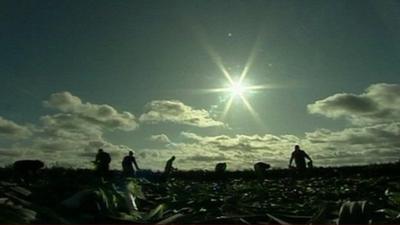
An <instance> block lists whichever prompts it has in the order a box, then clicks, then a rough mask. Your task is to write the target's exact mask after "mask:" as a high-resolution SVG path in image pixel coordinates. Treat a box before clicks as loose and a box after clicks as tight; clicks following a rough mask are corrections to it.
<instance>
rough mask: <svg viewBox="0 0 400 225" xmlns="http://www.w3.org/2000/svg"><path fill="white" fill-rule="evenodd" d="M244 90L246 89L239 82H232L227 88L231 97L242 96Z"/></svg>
mask: <svg viewBox="0 0 400 225" xmlns="http://www.w3.org/2000/svg"><path fill="white" fill-rule="evenodd" d="M245 90H246V87H245V86H244V85H243V84H242V83H241V82H234V83H232V84H231V86H230V87H229V92H230V93H231V94H232V96H237V97H239V96H241V95H243V94H244V92H245Z"/></svg>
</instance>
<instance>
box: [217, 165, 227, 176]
mask: <svg viewBox="0 0 400 225" xmlns="http://www.w3.org/2000/svg"><path fill="white" fill-rule="evenodd" d="M226 167H227V164H226V163H217V165H215V173H217V174H222V173H224V172H225V171H226Z"/></svg>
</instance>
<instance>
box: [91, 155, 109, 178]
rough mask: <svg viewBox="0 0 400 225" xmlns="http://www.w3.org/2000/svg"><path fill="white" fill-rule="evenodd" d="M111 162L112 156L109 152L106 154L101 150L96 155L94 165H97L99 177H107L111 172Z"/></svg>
mask: <svg viewBox="0 0 400 225" xmlns="http://www.w3.org/2000/svg"><path fill="white" fill-rule="evenodd" d="M110 162H111V156H110V154H108V153H107V152H104V151H103V149H99V151H98V152H97V155H96V160H95V161H94V163H95V164H96V171H97V173H98V175H99V176H101V177H106V176H107V175H108V172H109V170H110Z"/></svg>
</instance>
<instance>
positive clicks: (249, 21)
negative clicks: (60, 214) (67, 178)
mask: <svg viewBox="0 0 400 225" xmlns="http://www.w3.org/2000/svg"><path fill="white" fill-rule="evenodd" d="M0 28H1V33H2V34H1V35H0V47H1V48H0V49H1V51H0V80H1V82H0V87H1V88H0V104H1V107H0V156H1V157H0V166H6V165H10V164H11V163H12V162H14V161H15V160H20V159H40V160H43V161H44V162H45V163H46V165H48V166H67V167H92V166H93V165H92V163H91V161H93V160H94V157H95V154H96V152H97V150H98V149H99V148H103V149H104V150H105V151H107V152H109V153H110V154H111V156H112V167H113V168H115V169H119V168H120V162H121V160H122V158H123V156H124V155H126V154H127V153H128V151H134V152H135V156H136V158H137V161H138V164H139V166H140V167H142V168H145V169H153V170H161V169H162V168H163V165H164V164H165V161H166V160H168V159H169V158H170V157H171V156H172V155H175V156H176V161H175V166H176V167H177V168H178V169H209V170H212V169H213V168H214V166H215V164H216V163H218V162H227V163H228V169H231V170H236V169H250V168H252V165H253V164H254V163H256V162H266V163H269V164H271V165H272V166H273V167H287V165H288V161H289V157H290V154H291V152H292V150H293V146H294V145H296V144H299V145H300V146H301V148H302V149H304V150H305V151H306V152H307V153H309V155H310V156H311V158H313V161H314V165H315V166H340V165H354V164H369V163H383V162H392V161H397V160H399V158H400V76H399V75H400V63H399V62H400V44H399V43H400V42H399V40H400V2H399V1H390V0H387V1H341V0H339V1H337V0H335V1H317V0H315V1H306V0H304V1H288V0H285V1H282V0H276V1H268V0H265V1H256V0H250V1H239V0H229V1H223V0H205V1H187V0H185V1H183V0H182V1H175V0H171V1H152V0H146V1H122V0H121V1H105V0H96V1H89V0H84V1H64V0H60V1H47V0H42V1H28V0H25V1H18V0H12V1H11V0H5V1H1V2H0Z"/></svg>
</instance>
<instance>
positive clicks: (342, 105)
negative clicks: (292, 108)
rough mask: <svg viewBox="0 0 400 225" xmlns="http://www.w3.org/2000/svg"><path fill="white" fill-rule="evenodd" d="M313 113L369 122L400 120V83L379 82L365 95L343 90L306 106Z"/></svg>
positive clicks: (368, 89) (362, 122) (357, 121)
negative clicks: (343, 91)
mask: <svg viewBox="0 0 400 225" xmlns="http://www.w3.org/2000/svg"><path fill="white" fill-rule="evenodd" d="M307 107H308V110H309V112H310V113H313V114H321V115H324V116H326V117H329V118H339V117H344V118H346V119H348V120H350V121H351V122H352V123H353V124H357V125H366V124H378V123H390V122H399V121H400V85H398V84H386V83H379V84H373V85H371V86H369V87H368V88H367V89H366V90H365V92H364V93H362V94H359V95H357V94H349V93H340V94H335V95H332V96H329V97H327V98H325V99H322V100H318V101H316V102H314V103H313V104H310V105H308V106H307Z"/></svg>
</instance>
